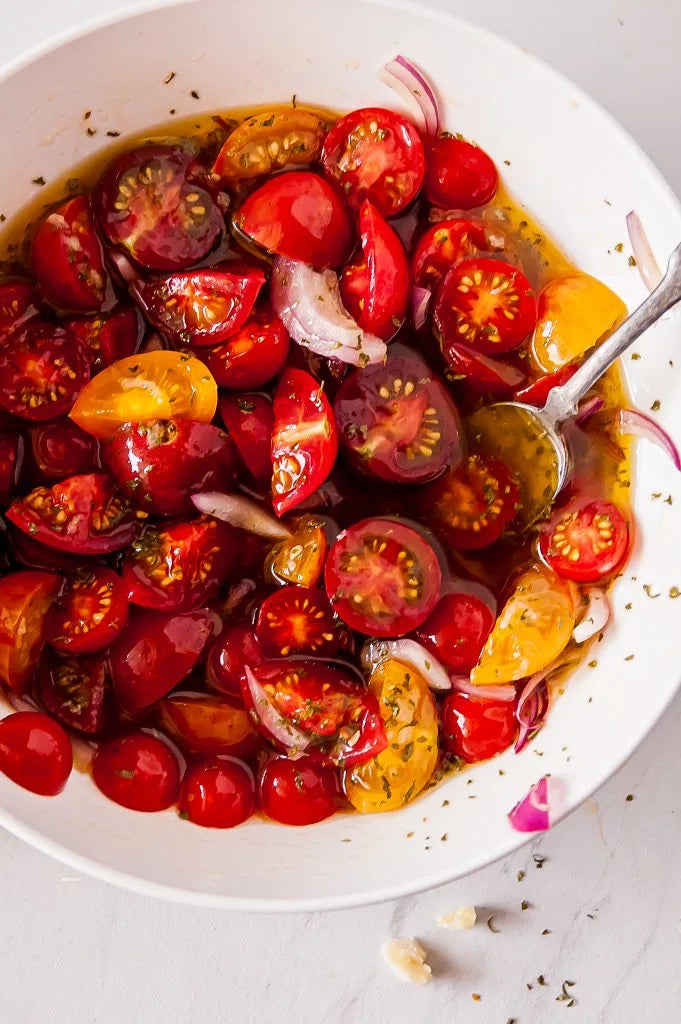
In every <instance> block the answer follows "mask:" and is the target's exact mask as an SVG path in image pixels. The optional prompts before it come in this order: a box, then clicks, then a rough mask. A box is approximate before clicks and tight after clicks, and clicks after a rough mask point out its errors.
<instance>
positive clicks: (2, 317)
mask: <svg viewBox="0 0 681 1024" xmlns="http://www.w3.org/2000/svg"><path fill="white" fill-rule="evenodd" d="M35 314H36V308H35V287H34V286H33V284H32V283H31V282H30V281H5V282H4V283H3V284H0V342H1V341H4V339H5V338H6V337H7V335H8V334H10V333H11V331H14V330H16V328H17V327H19V326H20V325H21V324H22V323H24V321H25V320H30V318H31V317H32V316H35Z"/></svg>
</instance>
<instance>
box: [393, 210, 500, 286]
mask: <svg viewBox="0 0 681 1024" xmlns="http://www.w3.org/2000/svg"><path fill="white" fill-rule="evenodd" d="M486 248H487V242H486V239H485V229H484V227H483V226H482V224H480V223H479V222H478V221H474V220H441V221H438V223H437V224H433V225H432V227H430V228H428V229H427V231H424V233H423V234H422V235H421V237H420V238H419V240H418V242H417V243H416V248H415V249H414V255H413V256H412V259H411V266H412V273H413V275H414V284H416V285H418V286H419V287H420V288H434V287H435V286H436V285H437V284H438V282H439V281H440V279H441V278H442V277H444V275H445V274H446V273H447V271H448V270H449V269H450V268H451V267H452V266H453V265H454V264H455V263H458V262H459V260H465V259H468V258H469V257H471V256H477V255H478V252H479V251H481V250H484V249H486Z"/></svg>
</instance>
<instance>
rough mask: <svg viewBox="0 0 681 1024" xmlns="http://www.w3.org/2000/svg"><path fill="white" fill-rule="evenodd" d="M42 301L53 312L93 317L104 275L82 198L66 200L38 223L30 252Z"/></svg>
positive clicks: (102, 297) (100, 298) (103, 294)
mask: <svg viewBox="0 0 681 1024" xmlns="http://www.w3.org/2000/svg"><path fill="white" fill-rule="evenodd" d="M31 262H32V264H33V272H34V274H35V276H36V279H37V281H38V286H39V288H40V292H41V294H42V297H43V298H44V299H45V300H46V302H49V303H50V304H51V305H52V306H56V307H57V309H61V310H71V311H74V312H79V313H96V312H97V311H98V310H100V309H101V308H102V306H103V305H104V302H105V299H106V292H107V284H108V275H107V272H106V270H105V267H104V256H103V253H102V247H101V245H100V242H99V239H98V238H97V232H96V231H95V226H94V223H93V220H92V214H91V211H90V200H89V199H88V198H87V197H86V196H76V197H75V199H69V200H68V201H67V202H66V203H64V204H63V205H62V206H58V207H57V209H56V210H53V211H52V212H51V213H48V215H47V217H45V219H44V220H42V221H41V222H40V224H39V225H38V228H37V230H36V233H35V235H34V236H33V247H32V250H31Z"/></svg>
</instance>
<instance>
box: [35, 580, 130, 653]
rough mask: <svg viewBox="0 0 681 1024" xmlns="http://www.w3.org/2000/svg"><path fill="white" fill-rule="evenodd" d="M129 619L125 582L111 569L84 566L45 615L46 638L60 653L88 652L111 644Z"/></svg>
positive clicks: (99, 649)
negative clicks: (46, 618) (85, 567)
mask: <svg viewBox="0 0 681 1024" xmlns="http://www.w3.org/2000/svg"><path fill="white" fill-rule="evenodd" d="M127 620H128V602H127V595H126V592H125V586H124V584H123V581H122V580H121V578H120V576H119V575H118V574H117V573H115V572H114V571H113V569H106V568H105V567H104V566H97V567H93V568H92V569H83V570H81V571H80V572H78V573H76V574H74V575H73V576H71V577H70V578H69V579H68V580H67V584H66V589H65V591H64V592H63V593H62V595H61V597H60V599H59V601H58V602H57V604H55V605H54V606H53V608H52V609H51V611H50V613H49V615H48V625H47V639H48V641H49V643H50V644H51V645H52V647H54V649H55V650H56V651H59V652H60V653H62V654H91V653H92V652H93V651H101V650H103V648H105V647H110V646H111V644H112V643H113V642H114V640H115V639H116V637H117V636H118V635H119V634H120V633H121V631H122V630H123V627H124V626H125V624H126V622H127Z"/></svg>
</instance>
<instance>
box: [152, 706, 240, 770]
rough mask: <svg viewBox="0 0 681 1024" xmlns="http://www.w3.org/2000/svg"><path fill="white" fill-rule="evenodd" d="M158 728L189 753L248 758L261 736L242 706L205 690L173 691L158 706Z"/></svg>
mask: <svg viewBox="0 0 681 1024" xmlns="http://www.w3.org/2000/svg"><path fill="white" fill-rule="evenodd" d="M158 711H159V720H160V723H161V728H162V729H164V730H165V732H167V734H168V735H169V736H170V737H171V738H172V739H174V740H175V742H176V743H177V744H178V745H179V746H180V747H181V748H182V749H183V750H185V751H187V753H189V754H233V755H234V757H249V756H250V755H252V754H255V753H256V751H257V750H258V748H259V746H260V739H259V737H258V735H257V733H256V732H255V730H254V728H253V726H252V725H251V720H250V718H249V717H248V714H247V713H246V711H245V710H244V708H240V707H235V705H234V704H233V703H229V702H228V701H226V700H223V699H222V697H215V696H213V695H212V694H208V693H174V694H173V695H172V696H171V697H166V698H165V700H162V701H161V703H160V704H159V707H158Z"/></svg>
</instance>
